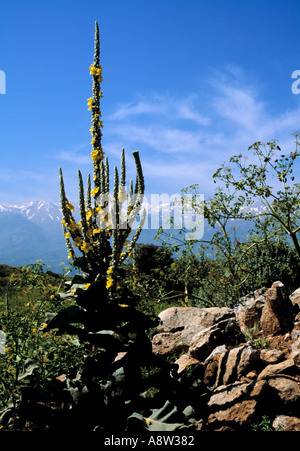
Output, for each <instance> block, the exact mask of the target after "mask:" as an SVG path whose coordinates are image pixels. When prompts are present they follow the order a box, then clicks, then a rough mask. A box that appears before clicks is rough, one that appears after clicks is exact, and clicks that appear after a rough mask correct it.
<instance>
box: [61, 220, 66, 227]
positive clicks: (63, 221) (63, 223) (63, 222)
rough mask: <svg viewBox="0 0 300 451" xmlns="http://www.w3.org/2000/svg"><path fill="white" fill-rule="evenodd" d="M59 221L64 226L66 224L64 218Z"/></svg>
mask: <svg viewBox="0 0 300 451" xmlns="http://www.w3.org/2000/svg"><path fill="white" fill-rule="evenodd" d="M61 223H62V225H64V226H65V225H66V224H67V223H66V221H65V219H64V218H63V219H62V221H61Z"/></svg>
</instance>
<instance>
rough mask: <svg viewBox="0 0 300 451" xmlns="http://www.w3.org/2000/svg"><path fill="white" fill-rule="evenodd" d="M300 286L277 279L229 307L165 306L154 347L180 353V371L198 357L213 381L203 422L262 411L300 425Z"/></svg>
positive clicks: (248, 421)
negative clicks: (290, 290) (289, 293)
mask: <svg viewBox="0 0 300 451" xmlns="http://www.w3.org/2000/svg"><path fill="white" fill-rule="evenodd" d="M299 306H300V289H298V290H296V291H295V292H294V293H293V294H292V296H291V297H290V298H289V297H288V296H287V295H286V293H285V289H284V286H283V284H282V283H281V282H275V283H274V284H273V285H272V287H271V288H270V289H268V290H266V289H262V290H259V291H257V292H255V293H254V294H253V296H250V297H249V296H248V297H246V298H243V299H241V302H240V304H239V306H237V308H235V309H230V308H227V307H222V308H218V307H213V308H196V307H187V308H185V307H183V308H177V307H173V308H170V309H167V310H165V311H163V312H162V313H161V314H160V315H159V317H160V320H161V324H160V325H159V326H158V328H157V333H156V335H154V337H153V342H152V344H153V352H154V353H155V354H157V355H164V356H173V355H177V356H179V355H180V357H179V358H178V359H177V361H176V363H177V365H178V373H179V374H181V373H182V372H184V371H186V370H187V368H188V367H189V366H191V365H197V366H198V368H199V370H200V373H201V375H202V381H203V383H204V384H206V385H207V386H208V387H211V396H210V399H209V401H208V404H207V407H208V410H207V418H206V419H205V430H209V431H227V430H228V431H230V430H231V431H240V430H250V428H251V425H253V424H254V423H256V422H258V421H259V420H260V419H261V418H262V416H264V415H267V416H268V417H269V418H270V419H271V420H272V421H273V427H274V428H277V429H278V428H279V425H280V428H281V430H285V431H300V414H299V412H300V410H299V407H300V313H299V310H300V308H299Z"/></svg>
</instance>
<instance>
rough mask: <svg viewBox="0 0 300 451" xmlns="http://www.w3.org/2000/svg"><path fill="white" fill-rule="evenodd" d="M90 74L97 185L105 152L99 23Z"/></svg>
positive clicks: (89, 103)
mask: <svg viewBox="0 0 300 451" xmlns="http://www.w3.org/2000/svg"><path fill="white" fill-rule="evenodd" d="M90 74H92V75H93V97H92V98H90V99H88V105H89V109H91V110H92V127H91V134H92V146H93V150H92V153H91V157H92V159H93V162H94V176H95V177H94V179H95V182H96V183H97V181H98V180H100V177H99V176H100V166H101V162H102V160H103V156H104V152H103V150H102V143H101V139H102V132H101V128H102V121H101V119H100V118H101V110H100V98H101V97H102V91H101V89H100V83H101V82H102V67H101V66H100V40H99V28H98V23H97V22H96V23H95V49H94V62H93V64H92V65H91V66H90Z"/></svg>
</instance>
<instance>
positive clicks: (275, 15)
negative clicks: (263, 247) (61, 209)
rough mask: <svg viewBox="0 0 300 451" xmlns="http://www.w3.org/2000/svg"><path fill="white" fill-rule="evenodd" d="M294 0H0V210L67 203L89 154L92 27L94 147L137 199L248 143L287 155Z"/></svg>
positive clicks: (293, 117) (208, 188) (298, 38)
mask: <svg viewBox="0 0 300 451" xmlns="http://www.w3.org/2000/svg"><path fill="white" fill-rule="evenodd" d="M299 19H300V4H299V0H226V1H225V0H215V1H212V0H151V1H149V0H128V1H124V0H97V1H96V0H84V1H83V0H81V1H79V0H72V1H69V0H60V1H57V0H52V1H51V2H41V1H36V0H32V1H24V0H11V1H9V2H8V1H3V0H2V1H1V2H0V42H1V46H0V70H2V71H4V73H5V76H6V94H5V95H2V94H1V95H0V151H1V160H0V201H2V202H9V203H20V202H26V201H30V200H38V199H44V200H49V201H59V187H58V169H59V167H62V169H63V172H64V176H65V184H66V191H67V194H68V196H69V198H70V199H72V200H73V199H75V200H76V199H77V186H78V185H77V170H78V169H80V170H81V171H82V173H83V174H84V177H85V176H86V175H87V173H88V172H91V171H92V161H91V158H90V152H91V145H90V140H91V139H90V133H89V128H90V112H89V111H88V110H87V103H86V100H87V98H88V97H90V96H91V87H92V79H91V76H90V74H89V66H90V64H91V63H92V61H93V46H94V23H95V20H97V21H98V23H99V27H100V38H101V64H102V67H103V78H104V80H103V83H102V89H103V92H104V98H103V99H102V103H101V110H102V115H103V121H104V129H103V134H104V136H103V148H104V151H105V153H106V155H107V156H108V157H109V161H110V165H111V166H114V165H119V157H120V153H121V149H122V147H124V148H125V151H126V157H127V168H128V178H134V177H135V172H134V168H133V165H132V163H133V162H132V155H131V153H132V151H134V150H139V151H140V155H141V160H142V165H143V168H144V175H145V182H146V192H147V193H169V194H172V193H177V192H180V190H181V189H182V188H184V187H186V186H189V185H192V184H194V183H198V184H199V186H200V192H201V193H203V194H204V195H205V196H206V197H207V196H209V195H211V194H212V193H213V190H214V189H215V186H214V185H213V183H212V177H211V176H212V174H213V172H214V171H215V170H216V169H217V168H218V167H219V165H220V164H221V163H222V162H223V161H228V159H229V158H230V156H232V155H234V154H237V153H240V152H241V153H247V148H248V147H249V146H250V145H251V144H252V143H253V142H255V141H257V140H261V141H267V140H270V139H278V140H279V144H280V146H281V147H282V149H283V150H284V151H285V152H288V151H291V150H294V138H293V136H292V134H293V133H294V132H296V131H298V130H300V94H299V95H295V94H293V92H292V89H291V87H292V83H293V82H294V81H295V80H293V79H292V78H291V76H292V73H293V71H295V70H300V32H299Z"/></svg>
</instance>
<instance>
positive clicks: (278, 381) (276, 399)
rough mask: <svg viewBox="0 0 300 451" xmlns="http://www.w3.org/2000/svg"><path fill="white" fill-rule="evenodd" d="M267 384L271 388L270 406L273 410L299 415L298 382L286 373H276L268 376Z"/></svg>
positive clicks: (299, 392) (299, 397)
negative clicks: (270, 376) (274, 375)
mask: <svg viewBox="0 0 300 451" xmlns="http://www.w3.org/2000/svg"><path fill="white" fill-rule="evenodd" d="M267 382H268V386H269V388H270V389H271V390H272V398H271V399H272V407H273V408H274V412H276V411H277V412H278V413H282V414H287V415H299V409H300V382H299V380H297V378H293V377H291V376H288V375H284V374H282V375H278V376H277V377H274V378H270V379H269V380H268V381H267Z"/></svg>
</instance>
